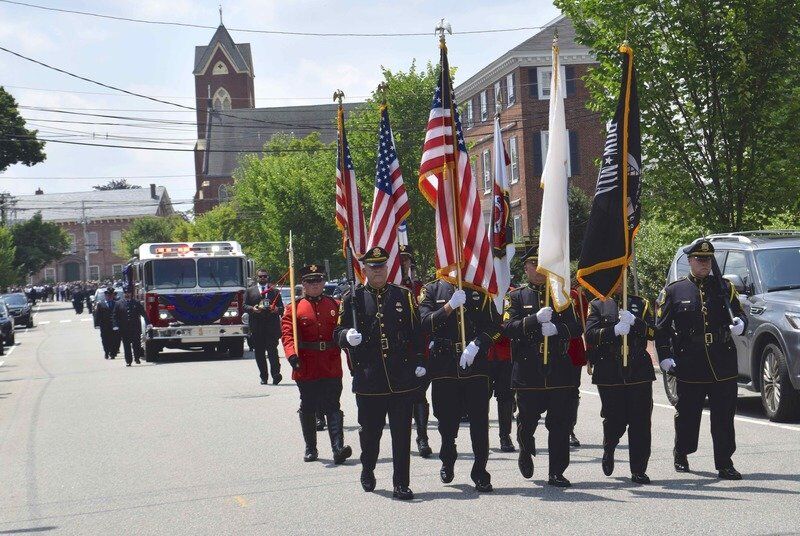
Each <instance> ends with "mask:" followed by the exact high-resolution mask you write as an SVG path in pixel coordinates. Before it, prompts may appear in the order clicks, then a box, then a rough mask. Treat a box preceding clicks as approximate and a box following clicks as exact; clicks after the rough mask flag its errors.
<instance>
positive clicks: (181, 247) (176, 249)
mask: <svg viewBox="0 0 800 536" xmlns="http://www.w3.org/2000/svg"><path fill="white" fill-rule="evenodd" d="M232 252H233V246H232V245H231V244H228V243H225V242H223V243H217V244H211V243H197V244H194V245H192V246H189V245H188V244H151V245H150V253H152V254H154V255H159V256H164V257H174V256H183V255H186V254H187V253H210V254H212V255H229V254H230V253H232Z"/></svg>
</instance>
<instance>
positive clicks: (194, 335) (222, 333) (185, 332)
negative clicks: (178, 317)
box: [147, 324, 250, 342]
mask: <svg viewBox="0 0 800 536" xmlns="http://www.w3.org/2000/svg"><path fill="white" fill-rule="evenodd" d="M249 334H250V328H249V327H248V326H246V325H244V324H231V325H219V324H212V325H209V326H175V327H168V328H156V327H153V328H150V329H149V330H148V331H147V339H148V340H153V341H166V340H175V339H180V340H181V342H216V341H219V340H220V339H222V338H225V337H246V336H247V335H249Z"/></svg>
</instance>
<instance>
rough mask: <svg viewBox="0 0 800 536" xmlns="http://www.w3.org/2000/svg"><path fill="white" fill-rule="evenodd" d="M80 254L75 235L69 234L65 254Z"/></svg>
mask: <svg viewBox="0 0 800 536" xmlns="http://www.w3.org/2000/svg"><path fill="white" fill-rule="evenodd" d="M77 252H78V246H77V245H76V244H75V233H67V251H65V253H71V254H75V253H77Z"/></svg>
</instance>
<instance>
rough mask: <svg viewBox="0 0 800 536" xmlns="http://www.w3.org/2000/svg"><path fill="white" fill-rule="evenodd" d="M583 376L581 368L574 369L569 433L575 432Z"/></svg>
mask: <svg viewBox="0 0 800 536" xmlns="http://www.w3.org/2000/svg"><path fill="white" fill-rule="evenodd" d="M582 374H583V367H575V389H574V390H573V391H572V426H570V427H569V428H570V432H572V431H574V430H575V425H576V424H578V408H579V407H580V405H581V376H582Z"/></svg>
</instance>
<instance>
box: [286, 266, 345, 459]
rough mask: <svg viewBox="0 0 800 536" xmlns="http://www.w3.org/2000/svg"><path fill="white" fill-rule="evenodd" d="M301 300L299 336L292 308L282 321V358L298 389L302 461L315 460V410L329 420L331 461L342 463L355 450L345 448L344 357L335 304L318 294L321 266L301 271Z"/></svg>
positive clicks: (321, 282) (321, 285)
mask: <svg viewBox="0 0 800 536" xmlns="http://www.w3.org/2000/svg"><path fill="white" fill-rule="evenodd" d="M300 280H301V282H302V284H303V297H302V298H297V299H296V300H295V303H296V308H297V337H298V339H299V341H295V340H294V336H293V332H292V308H291V307H287V308H286V313H285V314H284V316H283V318H282V319H281V331H282V339H283V350H284V354H285V355H286V356H288V357H287V360H288V361H289V364H290V365H291V366H292V379H293V380H294V381H295V382H297V388H298V389H299V390H300V409H299V410H298V414H299V415H300V427H301V428H302V430H303V439H304V440H305V443H306V450H305V454H304V456H303V460H304V461H307V462H311V461H314V460H316V459H317V456H318V452H317V429H318V428H317V411H321V412H322V413H323V414H324V415H325V416H326V417H327V419H328V435H329V436H330V440H331V450H332V451H333V461H334V463H335V464H337V465H338V464H341V463H344V462H345V460H347V458H349V457H350V456H352V455H353V450H352V449H351V448H350V447H349V446H348V445H345V444H344V414H343V413H342V411H341V409H340V406H339V399H340V398H341V395H342V357H341V350H340V348H339V345H338V344H337V342H336V341H335V340H334V337H333V331H334V329H336V324H337V314H338V311H339V304H338V303H337V302H336V300H334V299H333V298H331V297H329V296H326V295H324V294H323V293H322V291H323V289H324V288H325V274H324V272H323V270H322V269H321V267H320V265H319V264H310V265H308V266H304V267H303V268H301V269H300Z"/></svg>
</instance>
